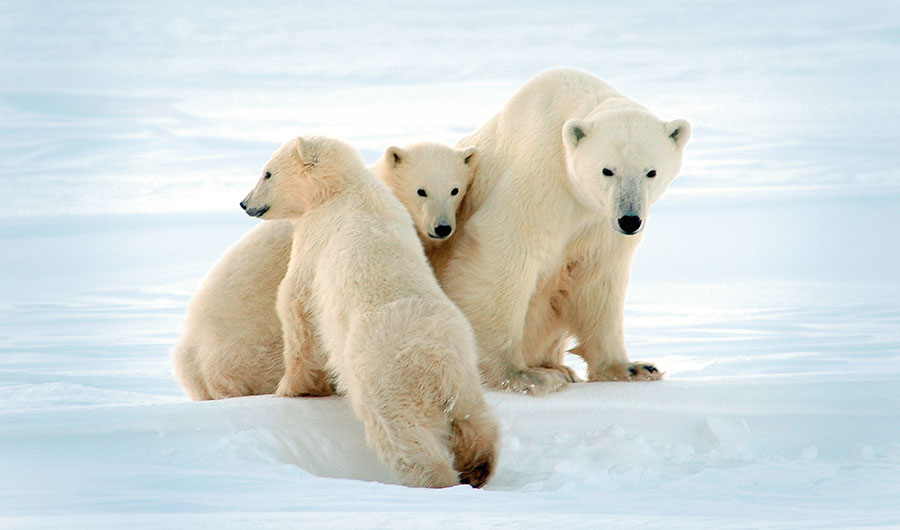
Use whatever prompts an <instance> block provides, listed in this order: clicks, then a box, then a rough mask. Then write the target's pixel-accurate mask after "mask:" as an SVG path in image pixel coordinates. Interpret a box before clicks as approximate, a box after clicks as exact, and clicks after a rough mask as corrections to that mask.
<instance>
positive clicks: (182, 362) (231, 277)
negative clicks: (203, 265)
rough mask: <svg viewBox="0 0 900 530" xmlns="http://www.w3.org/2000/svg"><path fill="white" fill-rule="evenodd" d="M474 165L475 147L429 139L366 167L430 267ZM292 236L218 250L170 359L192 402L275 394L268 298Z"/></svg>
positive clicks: (276, 368)
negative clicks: (407, 221) (406, 218)
mask: <svg viewBox="0 0 900 530" xmlns="http://www.w3.org/2000/svg"><path fill="white" fill-rule="evenodd" d="M477 167H478V155H477V152H475V150H473V149H454V148H452V147H448V146H446V145H442V144H436V143H430V142H422V143H417V144H412V145H408V146H405V147H403V148H400V147H390V148H388V149H387V150H385V153H384V156H383V157H382V158H381V159H380V160H379V161H378V162H376V163H375V165H374V166H373V169H374V170H375V172H376V174H377V175H378V177H379V178H380V179H381V180H382V181H383V182H385V183H386V184H388V186H389V187H390V188H391V189H392V190H393V192H394V195H396V196H397V197H399V198H400V200H401V202H402V203H403V204H404V205H405V206H406V207H407V209H408V210H409V212H410V214H411V215H412V218H413V223H414V224H415V226H416V231H417V232H418V234H419V239H420V240H421V242H422V245H423V246H424V247H425V253H426V255H427V256H428V257H429V260H431V261H432V265H433V266H437V263H438V262H439V261H440V260H441V258H442V256H443V252H442V249H443V248H444V247H445V246H446V243H447V242H448V240H450V239H452V238H453V237H454V234H455V233H456V232H457V230H458V228H459V226H460V225H461V224H462V223H463V222H464V215H465V214H464V213H463V212H462V211H463V208H464V204H463V202H464V201H465V200H466V197H467V193H466V192H467V191H468V188H469V186H470V185H471V183H472V180H473V178H474V175H475V172H476V170H477ZM420 189H421V190H423V192H424V193H425V194H426V196H424V197H423V196H421V194H420V193H419V191H418V190H420ZM454 190H456V192H455V193H454ZM457 212H460V215H457ZM441 227H443V228H441ZM447 227H449V228H447ZM447 230H449V234H448V233H446V231H447ZM293 234H294V228H293V225H292V224H291V223H290V222H289V221H277V222H275V221H273V222H267V223H260V224H259V225H258V226H256V227H255V228H253V230H251V231H250V232H248V233H247V234H245V235H244V236H243V237H242V238H241V239H240V240H239V241H237V242H236V243H235V244H234V245H232V247H231V248H229V249H228V250H227V251H226V252H225V254H224V255H223V256H222V257H221V258H220V259H219V260H218V261H217V262H216V264H215V265H214V266H213V267H212V269H211V270H210V271H209V273H208V274H207V275H206V278H205V279H204V280H203V282H202V283H201V285H200V287H199V288H198V289H197V292H196V293H195V294H194V296H193V297H192V298H191V302H190V305H189V306H188V310H187V316H186V319H185V325H184V331H183V332H182V334H181V336H180V337H179V340H178V343H177V344H176V346H175V348H174V350H173V353H172V360H173V363H174V366H175V373H176V374H177V377H178V380H179V381H180V382H181V385H182V386H183V387H184V388H185V390H186V391H187V393H188V395H190V396H191V398H192V399H197V400H201V399H221V398H226V397H236V396H248V395H256V394H272V393H274V392H275V388H276V387H277V385H278V381H279V380H281V376H282V375H283V373H284V361H283V355H282V338H281V324H280V323H279V321H278V315H277V314H276V312H275V297H276V291H277V289H278V285H279V284H280V283H281V280H282V278H284V274H285V272H286V271H287V268H288V262H289V261H290V254H291V240H292V238H293Z"/></svg>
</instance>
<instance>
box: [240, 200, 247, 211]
mask: <svg viewBox="0 0 900 530" xmlns="http://www.w3.org/2000/svg"><path fill="white" fill-rule="evenodd" d="M241 209H243V210H246V209H247V205H246V204H244V201H241Z"/></svg>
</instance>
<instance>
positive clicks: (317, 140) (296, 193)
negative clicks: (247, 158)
mask: <svg viewBox="0 0 900 530" xmlns="http://www.w3.org/2000/svg"><path fill="white" fill-rule="evenodd" d="M363 171H366V168H365V166H364V165H363V161H362V158H361V157H360V155H359V152H358V151H357V150H356V149H355V148H354V147H353V146H351V145H349V144H347V143H345V142H342V141H340V140H336V139H334V138H326V137H323V136H301V137H298V138H294V139H293V140H290V141H288V142H286V143H284V144H283V145H282V146H281V147H279V148H278V149H277V150H276V151H275V153H273V154H272V156H271V157H270V158H269V161H268V162H266V165H265V166H263V170H262V175H261V176H260V178H259V182H257V183H256V187H255V188H253V190H252V191H251V192H250V193H249V194H247V197H245V198H244V200H243V201H241V208H243V209H244V211H246V212H247V215H250V216H251V217H260V218H263V219H290V218H295V217H299V216H301V215H303V213H304V212H305V211H306V210H308V209H309V208H311V207H313V206H315V205H316V204H319V203H321V202H322V201H324V200H325V199H326V198H327V197H329V196H331V195H332V194H334V193H335V192H336V191H338V190H339V189H341V188H342V186H343V182H344V179H345V177H346V175H348V174H352V173H354V172H363Z"/></svg>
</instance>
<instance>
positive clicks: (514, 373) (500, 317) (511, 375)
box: [442, 238, 573, 396]
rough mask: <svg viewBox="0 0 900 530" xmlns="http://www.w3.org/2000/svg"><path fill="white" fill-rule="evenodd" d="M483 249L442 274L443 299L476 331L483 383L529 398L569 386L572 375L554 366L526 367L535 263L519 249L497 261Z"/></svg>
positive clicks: (514, 247)
mask: <svg viewBox="0 0 900 530" xmlns="http://www.w3.org/2000/svg"><path fill="white" fill-rule="evenodd" d="M479 241H481V242H484V241H487V238H483V239H480V240H479ZM486 247H487V245H481V244H479V246H478V250H477V251H476V252H477V253H476V254H475V255H472V256H470V258H471V259H467V260H461V259H453V260H451V261H450V262H449V263H448V265H447V267H446V268H445V269H444V270H443V271H442V280H443V285H444V289H445V291H446V293H447V295H448V296H449V297H450V299H451V300H453V301H454V302H455V303H456V304H457V306H459V308H460V309H461V310H462V311H463V313H464V314H465V315H466V317H467V318H468V319H469V322H470V323H471V324H472V328H473V329H474V331H475V337H476V339H477V340H478V350H479V363H478V364H479V368H480V370H481V373H482V375H483V376H484V381H485V383H486V384H487V385H488V386H489V387H490V388H493V389H495V390H506V391H509V392H518V393H522V394H529V395H534V396H542V395H546V394H549V393H550V392H555V391H557V390H559V389H561V388H562V387H564V386H566V385H567V384H568V383H570V382H572V381H573V377H572V373H570V372H569V371H566V370H561V369H558V368H557V367H556V366H550V367H545V366H529V365H528V363H527V360H526V357H525V354H524V351H523V335H524V327H525V318H526V313H527V312H528V304H529V302H530V300H531V297H532V294H533V293H534V290H535V288H536V285H537V279H538V272H537V264H535V263H531V262H529V260H528V259H527V256H526V255H525V253H524V252H523V251H521V250H520V249H521V248H522V246H520V245H510V246H509V247H508V248H507V249H506V250H507V252H506V255H505V256H503V257H502V259H497V258H498V253H497V252H496V251H494V250H492V249H488V248H486Z"/></svg>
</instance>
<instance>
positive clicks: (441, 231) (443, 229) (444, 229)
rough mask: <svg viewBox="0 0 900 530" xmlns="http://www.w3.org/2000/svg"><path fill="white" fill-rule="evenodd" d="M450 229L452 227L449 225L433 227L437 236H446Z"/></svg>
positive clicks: (451, 229)
mask: <svg viewBox="0 0 900 530" xmlns="http://www.w3.org/2000/svg"><path fill="white" fill-rule="evenodd" d="M452 231H453V227H451V226H450V225H437V226H436V227H434V233H435V234H437V236H438V237H447V236H449V235H450V232H452Z"/></svg>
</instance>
